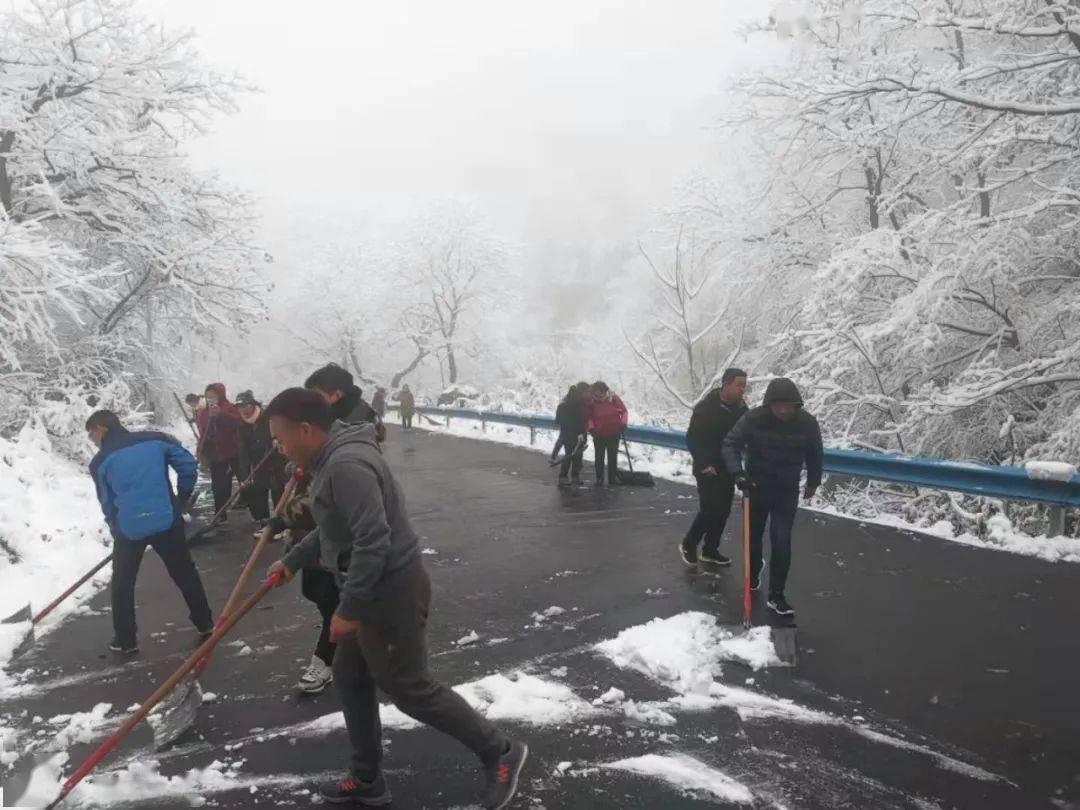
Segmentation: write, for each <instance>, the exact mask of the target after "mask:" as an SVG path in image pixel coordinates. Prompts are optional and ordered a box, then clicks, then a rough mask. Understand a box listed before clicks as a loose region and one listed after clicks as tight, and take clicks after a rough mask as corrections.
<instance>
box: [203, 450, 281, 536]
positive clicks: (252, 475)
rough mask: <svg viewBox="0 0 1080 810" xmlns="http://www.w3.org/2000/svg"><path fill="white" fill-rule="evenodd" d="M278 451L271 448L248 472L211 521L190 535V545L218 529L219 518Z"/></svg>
mask: <svg viewBox="0 0 1080 810" xmlns="http://www.w3.org/2000/svg"><path fill="white" fill-rule="evenodd" d="M276 452H277V448H276V447H272V448H270V451H269V452H268V453H267V454H266V455H265V456H263V457H262V459H261V460H260V461H259V463H258V464H256V465H255V466H254V467H253V468H252V470H251V472H250V473H248V477H247V478H245V479H244V480H243V482H241V484H240V486H239V487H237V488H236V490H235V491H234V492H233V494H232V495H230V496H229V500H227V501H225V503H224V504H222V506H221V508H220V509H218V510H217V511H216V512H215V513H214V516H213V517H212V518H210V520H209V522H208V523H205V524H203V525H202V526H200V527H199V528H197V529H195V530H194V531H193V532H191V533H190V534H189V535H188V538H187V542H188V545H189V546H190V545H191V544H192V543H197V542H198V541H200V540H202V538H204V537H205V536H206V535H208V534H210V533H211V532H212V531H214V530H215V529H217V522H218V519H219V518H220V517H221V516H222V515H224V514H225V513H226V512H228V511H229V509H231V508H232V505H233V504H234V503H236V501H237V500H238V499H239V497H240V496H241V495H242V494H243V492H244V488H245V487H248V486H251V482H252V481H253V480H255V473H257V472H258V471H259V470H260V469H262V466H263V465H264V464H265V463H266V462H267V461H268V460H269V459H270V456H272V455H274V453H276Z"/></svg>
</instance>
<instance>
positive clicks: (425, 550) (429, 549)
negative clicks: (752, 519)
mask: <svg viewBox="0 0 1080 810" xmlns="http://www.w3.org/2000/svg"><path fill="white" fill-rule="evenodd" d="M420 553H421V554H428V555H431V554H438V553H439V552H437V551H436V550H435V549H433V548H425V549H423V550H422V551H421V552H420Z"/></svg>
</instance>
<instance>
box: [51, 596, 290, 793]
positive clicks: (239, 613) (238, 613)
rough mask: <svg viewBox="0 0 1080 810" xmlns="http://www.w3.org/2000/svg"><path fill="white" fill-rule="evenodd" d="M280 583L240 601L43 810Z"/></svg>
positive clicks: (77, 782) (74, 784)
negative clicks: (208, 636) (241, 602)
mask: <svg viewBox="0 0 1080 810" xmlns="http://www.w3.org/2000/svg"><path fill="white" fill-rule="evenodd" d="M281 581H282V580H281V577H280V576H276V575H275V576H271V577H268V578H267V579H266V581H264V582H263V583H262V585H260V586H259V588H258V590H256V591H255V592H254V593H252V594H251V596H249V597H248V598H247V599H245V600H244V603H243V604H242V605H240V607H238V608H237V609H236V610H235V611H233V612H232V613H231V614H229V615H228V616H226V617H225V620H224V621H223V622H221V624H220V625H219V626H218V627H217V628H215V630H214V632H213V635H211V636H210V638H208V639H207V640H206V641H204V642H203V643H202V644H201V645H200V646H199V649H197V650H196V651H195V652H193V653H192V654H191V655H190V656H188V658H187V660H186V661H184V663H183V664H181V665H180V668H179V669H178V670H176V672H174V673H173V674H172V675H170V676H169V679H168V680H167V681H165V683H163V684H162V685H161V686H159V687H158V688H157V691H155V692H154V694H152V695H151V696H150V697H149V698H147V699H146V702H145V703H143V704H142V706H140V707H139V708H138V709H137V710H136V712H135V713H134V714H133V715H131V717H129V718H128V719H127V720H125V721H124V724H123V725H122V726H120V728H118V729H117V730H116V731H115V732H113V734H112V736H111V737H109V738H108V739H107V740H105V742H103V743H102V744H101V745H99V746H98V748H97V750H96V751H94V753H92V754H91V755H90V756H89V757H87V758H86V761H85V762H84V763H83V764H82V765H80V766H79V769H78V770H77V771H75V773H73V774H72V775H71V776H69V777H68V780H67V781H66V782H64V785H63V787H61V788H60V795H59V796H57V797H56V798H55V799H54V800H53V801H52V803H51V804H49V806H48V808H47V809H46V810H52V808H54V807H56V806H57V805H59V804H60V802H62V801H63V800H64V798H65V797H67V795H68V794H69V793H71V791H72V790H73V789H74V788H75V786H76V785H77V784H79V782H81V781H82V780H83V779H84V778H85V777H86V775H87V774H88V773H90V771H92V770H93V769H94V768H95V767H97V765H98V763H100V762H101V760H103V759H104V758H105V757H106V756H108V754H109V752H110V751H112V750H113V749H114V748H115V747H116V746H117V744H118V743H119V742H120V741H121V740H122V739H124V737H126V736H127V735H128V734H129V733H130V732H131V730H132V729H133V728H135V726H136V725H138V723H139V721H140V720H142V719H143V718H144V717H146V715H148V714H149V713H150V710H151V709H153V708H154V707H155V706H156V705H157V704H158V703H160V702H161V701H162V700H163V699H164V698H165V696H166V695H168V694H169V692H171V691H172V689H173V688H174V687H175V686H176V685H177V684H178V683H180V681H181V680H183V678H184V676H185V675H187V674H188V673H189V672H191V670H192V669H194V668H195V666H196V665H197V664H198V663H199V662H200V661H201V660H202V659H203V658H206V657H207V656H208V655H209V654H210V652H211V650H213V649H214V647H216V646H217V644H218V642H219V641H221V639H222V638H223V637H224V636H225V634H226V633H228V632H229V631H230V630H231V629H232V628H233V626H234V625H235V624H236V623H237V622H238V621H240V620H241V619H242V618H244V615H245V614H247V612H248V611H250V610H251V609H252V608H253V607H255V605H256V604H258V602H259V600H260V599H262V598H263V597H264V596H266V594H267V593H268V592H269V591H270V590H271V589H273V588H276V587H277V586H278V585H280V584H281Z"/></svg>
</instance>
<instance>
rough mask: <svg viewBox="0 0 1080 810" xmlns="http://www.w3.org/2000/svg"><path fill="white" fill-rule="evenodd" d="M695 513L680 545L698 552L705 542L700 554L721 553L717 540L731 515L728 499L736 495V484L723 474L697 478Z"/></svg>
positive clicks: (697, 476)
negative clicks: (696, 507) (700, 544)
mask: <svg viewBox="0 0 1080 810" xmlns="http://www.w3.org/2000/svg"><path fill="white" fill-rule="evenodd" d="M695 477H696V478H697V492H698V513H697V516H696V517H695V518H694V522H693V523H692V524H690V531H689V532H687V533H686V539H685V540H683V545H685V546H686V547H687V548H697V547H698V544H699V543H701V542H702V540H704V541H705V543H704V546H703V547H702V551H703V552H705V553H706V554H716V553H717V552H719V551H720V538H721V537H722V536H723V534H724V527H725V526H726V525H727V520H728V516H729V515H730V514H731V498H732V496H734V494H735V480H734V479H733V478H732V477H731V476H730V475H727V474H725V473H719V474H717V475H696V476H695Z"/></svg>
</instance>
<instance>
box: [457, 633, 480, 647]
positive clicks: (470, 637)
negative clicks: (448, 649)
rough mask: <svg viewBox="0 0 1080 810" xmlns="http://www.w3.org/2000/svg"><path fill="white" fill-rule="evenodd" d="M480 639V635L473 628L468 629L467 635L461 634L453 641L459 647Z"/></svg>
mask: <svg viewBox="0 0 1080 810" xmlns="http://www.w3.org/2000/svg"><path fill="white" fill-rule="evenodd" d="M479 640H480V635H479V633H477V632H476V631H475V630H470V631H469V632H468V634H467V635H464V636H462V637H461V638H459V639H458V640H457V641H455V642H454V643H455V644H456V645H457V646H459V647H464V646H466V645H469V644H475V643H476V642H478V641H479Z"/></svg>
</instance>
